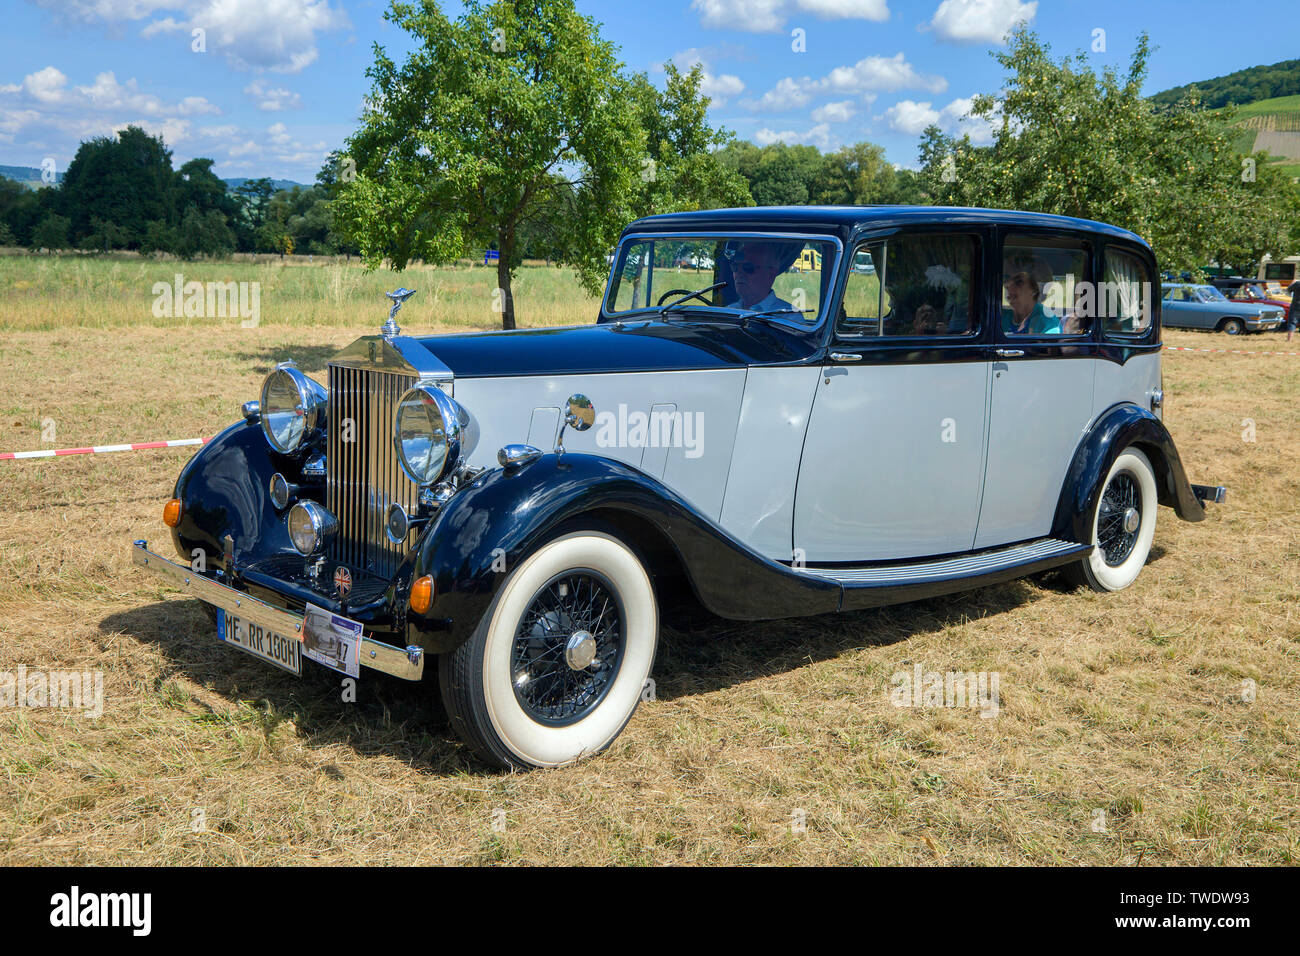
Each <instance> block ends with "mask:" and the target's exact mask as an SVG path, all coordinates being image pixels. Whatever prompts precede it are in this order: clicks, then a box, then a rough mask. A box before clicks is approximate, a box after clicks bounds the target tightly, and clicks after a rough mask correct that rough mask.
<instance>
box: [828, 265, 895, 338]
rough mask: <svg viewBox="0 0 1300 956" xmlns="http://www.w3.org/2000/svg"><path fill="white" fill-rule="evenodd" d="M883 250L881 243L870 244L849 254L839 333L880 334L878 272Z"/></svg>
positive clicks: (881, 267)
mask: <svg viewBox="0 0 1300 956" xmlns="http://www.w3.org/2000/svg"><path fill="white" fill-rule="evenodd" d="M884 249H885V245H884V243H873V244H871V245H861V246H858V248H857V249H856V250H855V251H854V253H853V258H852V259H851V260H850V262H849V278H848V281H847V282H845V283H844V306H843V309H844V311H843V313H842V315H841V316H840V324H839V331H840V332H841V333H843V334H847V335H879V334H880V314H881V302H880V293H881V290H880V272H881V269H883V268H884V262H885V253H884ZM877 263H879V268H878V267H877Z"/></svg>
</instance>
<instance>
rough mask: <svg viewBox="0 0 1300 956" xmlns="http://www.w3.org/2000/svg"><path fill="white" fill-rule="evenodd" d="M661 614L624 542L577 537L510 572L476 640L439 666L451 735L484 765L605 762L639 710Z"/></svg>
mask: <svg viewBox="0 0 1300 956" xmlns="http://www.w3.org/2000/svg"><path fill="white" fill-rule="evenodd" d="M658 636H659V610H658V605H657V604H656V601H655V594H654V587H653V584H652V582H651V579H650V575H649V573H648V572H647V571H646V569H645V566H644V565H643V563H642V562H641V560H640V559H639V558H638V557H637V555H636V554H635V553H634V552H633V551H632V549H631V548H629V547H628V546H627V545H626V544H624V543H623V542H622V541H620V540H619V539H617V538H615V537H613V536H612V535H609V534H605V533H603V532H600V531H577V532H574V533H571V534H566V535H564V536H562V537H559V538H556V539H554V540H552V541H549V542H547V543H546V544H544V545H542V547H540V548H538V549H537V550H536V551H535V552H533V553H532V554H531V555H529V556H528V557H527V558H526V559H524V561H523V562H522V563H521V564H520V565H519V567H517V568H515V569H514V571H513V572H511V573H510V575H509V577H508V578H507V579H506V582H505V584H504V585H503V586H502V588H501V591H500V592H499V593H498V595H497V597H496V599H495V600H494V602H493V604H492V606H491V608H490V609H489V610H488V613H487V614H486V615H485V616H484V619H483V621H482V622H481V623H480V624H479V626H478V628H477V630H476V631H475V632H474V635H473V636H472V637H471V638H470V639H469V640H468V641H466V642H465V643H464V644H463V645H461V646H460V647H459V648H458V649H457V650H455V651H454V652H452V653H450V654H443V655H442V656H441V657H440V658H439V679H440V682H441V688H442V696H443V703H444V705H445V706H446V708H447V713H448V716H449V717H450V718H451V722H452V726H453V727H454V728H455V729H456V731H457V732H458V733H459V734H460V735H461V737H462V738H463V739H464V740H465V741H466V743H468V744H469V745H470V746H471V747H472V748H473V749H474V750H475V751H477V752H478V753H479V755H480V756H482V757H484V758H485V759H486V760H488V761H490V762H492V763H495V764H497V765H500V766H505V767H514V768H521V769H522V768H530V767H558V766H562V765H564V764H568V763H572V762H574V761H575V760H579V759H581V758H583V757H586V756H590V755H592V754H596V753H599V752H600V751H602V750H604V749H605V748H606V747H608V746H609V745H610V743H611V742H613V740H614V738H615V737H617V736H618V735H619V733H620V732H621V731H622V730H623V728H624V726H626V724H627V722H628V720H630V719H631V717H632V714H633V712H634V711H635V710H636V708H637V704H638V703H640V701H641V697H642V692H643V690H644V688H645V686H646V679H647V678H648V677H649V676H650V669H651V667H652V666H653V664H654V657H655V649H656V646H657V643H658Z"/></svg>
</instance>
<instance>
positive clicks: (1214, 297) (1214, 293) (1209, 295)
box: [1196, 285, 1225, 302]
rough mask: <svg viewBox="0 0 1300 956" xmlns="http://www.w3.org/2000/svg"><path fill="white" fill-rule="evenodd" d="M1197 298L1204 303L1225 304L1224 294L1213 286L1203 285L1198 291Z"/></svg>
mask: <svg viewBox="0 0 1300 956" xmlns="http://www.w3.org/2000/svg"><path fill="white" fill-rule="evenodd" d="M1196 297H1197V298H1198V299H1200V300H1201V301H1202V302H1223V301H1225V297H1224V295H1223V293H1222V292H1220V291H1219V290H1218V289H1216V288H1215V287H1214V286H1212V285H1203V286H1200V287H1199V288H1198V289H1197V290H1196Z"/></svg>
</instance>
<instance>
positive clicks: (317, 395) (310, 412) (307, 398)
mask: <svg viewBox="0 0 1300 956" xmlns="http://www.w3.org/2000/svg"><path fill="white" fill-rule="evenodd" d="M328 398H329V393H328V392H326V391H325V389H324V388H322V387H321V386H320V385H318V384H316V383H315V382H313V381H312V380H311V379H309V378H308V377H307V376H306V375H303V374H302V372H300V371H298V369H296V368H295V367H294V366H293V363H291V362H284V363H281V364H280V365H277V366H276V367H275V371H274V372H272V373H271V374H270V375H268V376H267V377H266V381H265V382H263V383H262V405H261V411H262V432H263V433H264V434H265V435H266V440H267V441H268V442H270V443H271V447H272V448H274V449H275V450H276V451H278V452H280V453H281V454H283V455H291V454H293V453H294V452H295V451H297V450H298V449H300V448H301V447H302V446H303V443H304V442H306V441H307V439H309V438H311V437H313V436H314V435H315V434H316V433H317V432H318V431H319V430H320V429H322V428H323V427H324V425H325V406H326V403H327V401H328Z"/></svg>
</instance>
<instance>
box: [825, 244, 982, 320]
mask: <svg viewBox="0 0 1300 956" xmlns="http://www.w3.org/2000/svg"><path fill="white" fill-rule="evenodd" d="M978 258H979V246H978V244H977V241H976V239H975V237H974V236H960V235H958V236H954V235H948V234H943V235H938V234H936V235H901V236H894V237H892V238H890V239H888V240H878V241H875V242H867V243H863V244H862V245H860V246H858V247H857V249H855V250H854V252H853V258H852V260H851V262H852V266H851V267H850V269H849V277H848V281H847V282H846V283H845V286H844V301H843V304H842V307H841V311H840V320H839V323H838V325H837V331H838V332H839V334H840V335H851V336H855V337H858V336H899V337H921V336H927V337H928V336H961V335H969V334H971V333H972V332H973V331H975V329H976V327H977V325H978V323H977V322H976V320H975V316H976V315H977V312H976V309H975V292H976V283H975V275H976V272H975V266H976V263H977V262H978Z"/></svg>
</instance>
